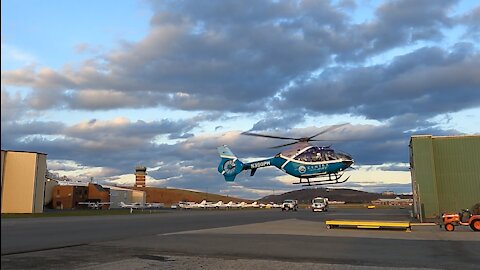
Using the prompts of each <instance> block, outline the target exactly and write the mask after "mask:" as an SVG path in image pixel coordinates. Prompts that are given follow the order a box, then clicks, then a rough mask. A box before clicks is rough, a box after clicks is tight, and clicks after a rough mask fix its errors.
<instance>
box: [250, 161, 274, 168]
mask: <svg viewBox="0 0 480 270" xmlns="http://www.w3.org/2000/svg"><path fill="white" fill-rule="evenodd" d="M267 166H270V160H267V161H259V162H254V163H252V164H250V168H252V169H256V168H260V167H267Z"/></svg>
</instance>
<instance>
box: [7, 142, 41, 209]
mask: <svg viewBox="0 0 480 270" xmlns="http://www.w3.org/2000/svg"><path fill="white" fill-rule="evenodd" d="M1 153H2V155H1V163H2V169H1V173H2V176H1V177H2V190H1V194H2V206H1V208H2V213H42V212H43V204H44V192H45V174H46V172H47V154H44V153H38V152H24V151H10V150H1Z"/></svg>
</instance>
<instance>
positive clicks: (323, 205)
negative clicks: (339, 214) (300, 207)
mask: <svg viewBox="0 0 480 270" xmlns="http://www.w3.org/2000/svg"><path fill="white" fill-rule="evenodd" d="M312 211H313V212H316V211H320V212H326V211H328V198H323V197H316V198H313V200H312Z"/></svg>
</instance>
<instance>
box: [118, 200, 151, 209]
mask: <svg viewBox="0 0 480 270" xmlns="http://www.w3.org/2000/svg"><path fill="white" fill-rule="evenodd" d="M120 207H122V208H130V209H140V208H144V207H145V206H144V205H142V204H141V203H138V202H135V203H131V204H127V203H124V202H120Z"/></svg>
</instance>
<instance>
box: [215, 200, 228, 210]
mask: <svg viewBox="0 0 480 270" xmlns="http://www.w3.org/2000/svg"><path fill="white" fill-rule="evenodd" d="M212 206H213V207H215V208H217V209H218V208H227V205H226V204H224V203H223V201H218V202H217V203H214V204H212Z"/></svg>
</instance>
